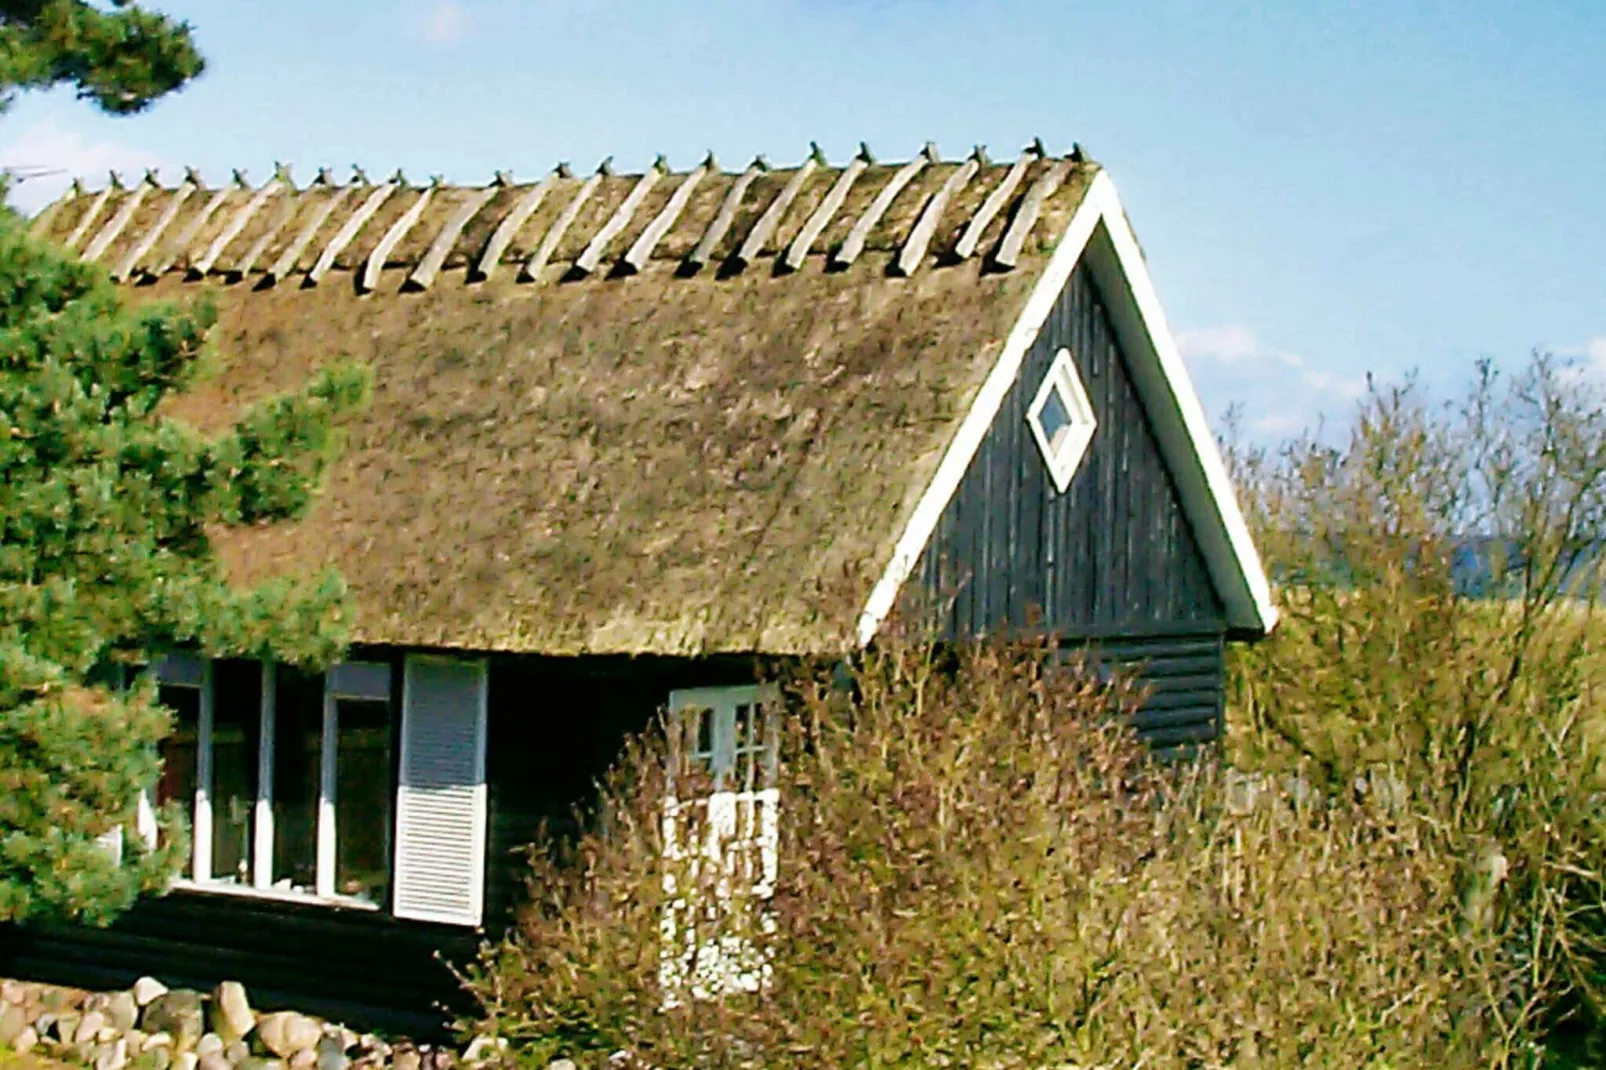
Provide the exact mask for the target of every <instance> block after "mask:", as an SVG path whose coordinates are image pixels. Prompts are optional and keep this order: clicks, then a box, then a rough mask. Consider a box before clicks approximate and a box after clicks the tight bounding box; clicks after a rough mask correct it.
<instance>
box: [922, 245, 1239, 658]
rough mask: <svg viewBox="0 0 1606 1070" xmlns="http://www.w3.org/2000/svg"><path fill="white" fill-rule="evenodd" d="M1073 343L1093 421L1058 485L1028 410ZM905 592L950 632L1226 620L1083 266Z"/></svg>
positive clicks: (1129, 630) (1147, 630)
mask: <svg viewBox="0 0 1606 1070" xmlns="http://www.w3.org/2000/svg"><path fill="white" fill-rule="evenodd" d="M1061 351H1068V353H1069V357H1070V359H1071V361H1072V362H1073V364H1074V367H1075V369H1076V372H1077V375H1078V376H1079V377H1080V379H1081V382H1082V384H1083V386H1084V387H1085V389H1086V392H1087V396H1088V401H1089V402H1090V404H1091V407H1092V411H1093V415H1094V417H1095V418H1096V420H1097V426H1096V428H1095V429H1094V431H1093V434H1092V439H1091V442H1090V443H1089V445H1088V448H1087V452H1086V454H1085V455H1084V456H1083V457H1082V458H1081V461H1080V464H1079V465H1078V466H1077V468H1076V471H1075V473H1074V475H1072V477H1071V479H1070V482H1069V484H1068V485H1067V486H1066V488H1065V490H1064V491H1063V492H1060V491H1059V490H1058V489H1057V488H1056V487H1055V483H1054V480H1053V478H1052V474H1051V472H1050V467H1049V465H1048V464H1047V463H1046V460H1045V458H1044V456H1043V453H1042V452H1041V450H1040V449H1039V444H1038V442H1037V441H1036V440H1035V438H1034V435H1033V432H1032V428H1031V426H1030V424H1029V423H1028V420H1027V415H1028V411H1029V407H1030V406H1031V404H1032V402H1033V399H1034V396H1035V395H1037V393H1038V391H1039V389H1040V387H1041V384H1042V383H1043V382H1044V381H1045V378H1046V377H1047V376H1048V375H1049V374H1050V371H1051V369H1052V367H1053V365H1054V362H1055V360H1056V357H1057V355H1058V354H1059V353H1060V352H1061ZM916 575H917V576H918V582H912V583H911V584H910V585H909V588H908V589H907V590H906V592H905V596H906V599H916V598H918V599H922V600H924V601H925V602H926V603H927V604H928V606H929V608H930V610H932V611H934V612H935V621H934V623H936V624H937V627H938V630H939V631H940V632H941V633H942V634H945V635H948V636H950V637H953V638H962V637H978V636H983V635H1008V634H1032V633H1040V632H1051V633H1056V634H1060V635H1066V636H1100V635H1114V634H1123V635H1138V634H1168V633H1173V632H1176V631H1177V630H1179V629H1181V630H1199V629H1208V628H1210V627H1212V626H1214V627H1215V628H1217V629H1222V628H1224V610H1223V606H1222V601H1221V598H1220V597H1219V595H1218V594H1217V592H1216V589H1215V586H1214V583H1213V581H1212V580H1211V577H1210V572H1209V568H1208V565H1207V564H1206V562H1205V559H1204V555H1203V554H1202V553H1201V551H1200V549H1199V545H1198V542H1197V540H1196V539H1195V537H1194V534H1193V528H1192V524H1191V523H1190V521H1189V519H1188V516H1187V513H1186V510H1185V508H1184V506H1183V503H1182V500H1181V497H1180V495H1179V494H1178V492H1177V487H1176V483H1175V480H1174V478H1173V476H1172V473H1171V468H1170V466H1169V464H1168V463H1167V461H1166V458H1165V456H1164V455H1163V453H1162V450H1161V448H1160V443H1159V441H1158V439H1157V437H1156V435H1155V433H1154V428H1153V426H1152V423H1151V421H1150V418H1149V415H1148V412H1147V410H1146V408H1145V406H1144V404H1143V401H1142V399H1141V398H1140V397H1139V395H1138V393H1137V390H1136V388H1135V386H1134V384H1133V380H1132V374H1131V370H1130V367H1129V361H1128V357H1127V356H1126V354H1125V353H1124V352H1123V350H1122V347H1121V345H1120V343H1119V341H1118V340H1117V338H1116V336H1115V332H1114V330H1113V328H1112V326H1111V324H1110V321H1109V315H1108V311H1107V308H1106V306H1105V303H1104V301H1103V299H1102V298H1101V296H1100V294H1099V288H1098V286H1097V284H1096V283H1095V282H1094V280H1093V277H1092V274H1091V272H1090V271H1089V270H1088V269H1087V268H1086V267H1085V266H1079V267H1078V268H1077V270H1076V271H1075V272H1073V273H1072V275H1071V277H1070V279H1069V280H1068V281H1067V282H1066V284H1065V287H1064V289H1063V290H1062V291H1061V293H1060V295H1059V298H1058V300H1057V301H1056V302H1055V303H1054V306H1053V309H1052V311H1051V312H1050V313H1049V316H1048V318H1047V319H1046V320H1045V322H1044V323H1043V325H1042V328H1041V329H1040V331H1039V332H1038V334H1037V337H1036V340H1035V341H1034V342H1033V343H1032V345H1031V347H1030V349H1029V350H1028V351H1027V354H1026V357H1025V359H1024V360H1023V361H1022V363H1021V366H1020V370H1019V373H1018V374H1017V376H1016V378H1015V381H1014V383H1013V384H1012V385H1011V387H1010V389H1009V392H1008V393H1007V395H1006V396H1005V398H1004V401H1003V403H1002V405H1000V407H999V409H998V411H997V413H996V415H995V416H994V417H993V421H992V425H991V426H990V427H989V428H988V430H987V433H986V435H985V437H984V438H983V439H982V442H981V444H980V447H979V448H978V449H977V451H976V453H975V455H974V456H973V457H972V459H971V462H970V466H969V468H968V469H967V470H966V472H965V475H964V478H963V479H962V480H961V482H960V484H959V487H958V489H957V490H956V491H955V493H954V495H953V497H952V499H950V501H949V502H948V505H947V508H946V509H945V510H944V511H943V514H942V517H941V519H940V520H939V521H938V524H937V528H936V531H935V532H934V533H933V536H932V539H931V541H930V542H929V543H928V544H927V546H926V549H925V552H924V554H923V555H922V557H921V561H920V565H919V568H918V570H917V572H916Z"/></svg>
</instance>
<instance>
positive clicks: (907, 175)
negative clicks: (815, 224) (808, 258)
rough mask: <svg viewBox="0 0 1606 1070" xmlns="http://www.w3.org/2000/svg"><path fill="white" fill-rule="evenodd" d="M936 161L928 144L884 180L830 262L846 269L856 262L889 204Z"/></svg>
mask: <svg viewBox="0 0 1606 1070" xmlns="http://www.w3.org/2000/svg"><path fill="white" fill-rule="evenodd" d="M938 159H939V157H938V156H937V146H936V145H933V144H932V143H931V142H929V141H928V142H926V145H925V148H923V149H921V150H920V152H919V153H918V154H916V156H915V158H914V159H912V160H910V161H909V162H908V163H906V164H904V165H903V166H902V167H900V168H898V169H897V170H896V171H895V172H893V175H892V177H891V178H889V179H887V184H886V185H885V186H882V187H881V190H880V192H879V193H877V194H876V195H875V200H873V201H871V202H870V206H869V207H868V208H866V209H865V210H864V214H863V215H862V216H860V217H859V220H858V222H856V223H854V224H853V229H852V230H850V231H848V236H847V239H846V240H845V241H843V243H842V247H841V248H840V249H838V250H837V251H836V253H835V255H833V256H832V258H831V261H832V263H834V264H836V266H838V267H847V266H848V265H849V264H852V263H853V262H854V261H855V260H857V259H858V258H859V254H860V253H862V252H864V244H865V242H867V241H869V239H870V232H871V231H872V230H874V229H875V225H876V224H877V223H879V222H881V217H882V216H884V215H886V214H887V209H888V208H890V207H892V202H893V201H895V200H897V198H898V194H900V193H902V192H903V191H904V188H905V187H906V186H908V185H909V183H911V182H913V181H914V179H915V176H916V175H918V174H919V173H920V172H921V171H924V170H925V169H926V165H927V164H932V163H936V162H938Z"/></svg>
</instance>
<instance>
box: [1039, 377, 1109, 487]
mask: <svg viewBox="0 0 1606 1070" xmlns="http://www.w3.org/2000/svg"><path fill="white" fill-rule="evenodd" d="M1026 422H1027V423H1028V424H1030V425H1031V429H1032V437H1033V438H1035V439H1036V440H1037V448H1038V449H1039V450H1040V451H1042V454H1043V461H1044V462H1045V463H1046V464H1047V465H1048V471H1049V475H1050V476H1051V477H1052V478H1053V480H1054V489H1055V490H1057V491H1059V492H1060V493H1062V494H1063V493H1064V492H1065V488H1066V487H1068V486H1070V485H1071V477H1072V476H1073V475H1075V474H1076V469H1077V466H1078V465H1080V464H1081V463H1082V458H1083V456H1085V455H1086V453H1087V447H1088V444H1089V443H1090V442H1092V441H1093V432H1094V430H1095V429H1096V428H1097V427H1098V420H1097V419H1096V418H1095V417H1094V415H1093V406H1092V405H1091V404H1090V403H1089V402H1088V400H1087V391H1086V390H1085V389H1084V388H1083V386H1082V379H1081V376H1079V375H1077V374H1076V363H1075V362H1074V361H1073V360H1072V359H1071V351H1070V350H1069V349H1061V350H1060V351H1059V352H1058V353H1057V354H1055V356H1054V363H1053V364H1052V365H1050V366H1049V369H1048V374H1047V375H1045V376H1044V377H1043V382H1042V385H1041V386H1039V387H1038V388H1037V396H1036V397H1035V398H1033V399H1032V404H1031V407H1030V408H1029V409H1028V410H1027V411H1026Z"/></svg>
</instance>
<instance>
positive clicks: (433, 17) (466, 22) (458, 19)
mask: <svg viewBox="0 0 1606 1070" xmlns="http://www.w3.org/2000/svg"><path fill="white" fill-rule="evenodd" d="M473 25H474V20H473V19H472V18H471V17H470V16H469V13H468V8H466V7H464V6H463V4H462V2H461V0H434V3H431V4H430V5H429V6H428V7H426V8H425V9H424V10H423V11H422V12H421V13H420V16H419V19H418V36H419V37H420V38H421V39H422V40H423V41H424V42H425V43H427V44H431V45H441V46H446V45H455V44H458V43H459V42H461V41H462V40H463V39H464V38H465V37H467V36H468V34H469V31H470V30H471V29H473Z"/></svg>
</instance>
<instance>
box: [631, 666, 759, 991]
mask: <svg viewBox="0 0 1606 1070" xmlns="http://www.w3.org/2000/svg"><path fill="white" fill-rule="evenodd" d="M778 707H779V696H778V694H777V692H776V691H775V690H774V689H773V688H769V687H756V686H749V687H721V688H697V689H693V690H685V691H675V692H672V693H671V694H670V697H669V734H670V740H669V742H670V748H669V749H670V764H671V768H670V771H669V772H670V776H669V796H668V798H666V799H665V801H664V853H665V868H664V891H665V893H666V894H667V895H668V897H669V900H668V903H667V905H666V907H665V914H664V919H663V923H662V935H663V952H662V957H661V960H660V964H659V981H660V984H661V986H662V988H663V991H664V1001H665V1003H666V1004H667V1005H674V1004H676V1003H678V1002H680V1001H681V999H682V998H683V997H684V996H687V995H689V996H691V997H692V998H696V999H704V998H708V997H710V996H716V995H720V994H724V993H729V992H753V991H757V990H758V989H760V988H762V987H763V985H764V983H765V979H766V978H767V976H768V974H769V967H768V965H767V964H766V963H765V962H764V958H763V951H762V947H761V943H762V938H763V937H764V936H765V935H766V934H768V933H769V932H772V931H773V924H774V919H773V917H771V916H770V914H769V912H768V911H767V910H766V909H765V908H764V906H763V904H764V902H765V901H766V900H768V899H769V898H770V897H771V896H772V895H773V894H774V890H775V878H776V872H777V866H778V863H779V848H780V835H779V829H780V825H779V817H780V791H779V788H778V786H777V773H778V768H777V762H778V760H779V745H778V732H779V726H778V721H777V718H778Z"/></svg>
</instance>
